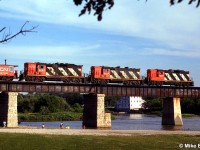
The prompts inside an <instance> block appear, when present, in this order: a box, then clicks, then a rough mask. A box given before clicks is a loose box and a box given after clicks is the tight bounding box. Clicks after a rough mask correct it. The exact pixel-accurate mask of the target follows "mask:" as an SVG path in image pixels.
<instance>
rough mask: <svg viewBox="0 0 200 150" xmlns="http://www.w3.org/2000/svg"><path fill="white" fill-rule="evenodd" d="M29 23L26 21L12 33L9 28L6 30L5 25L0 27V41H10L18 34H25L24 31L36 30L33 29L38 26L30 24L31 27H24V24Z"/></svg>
mask: <svg viewBox="0 0 200 150" xmlns="http://www.w3.org/2000/svg"><path fill="white" fill-rule="evenodd" d="M28 23H29V21H26V22H25V23H24V24H23V25H22V27H21V29H20V30H19V31H18V32H17V33H14V34H12V32H11V31H10V29H9V30H8V31H7V30H6V27H3V28H2V29H0V34H2V39H1V40H0V43H6V42H8V41H10V40H11V39H13V38H14V37H16V36H18V35H20V34H21V35H24V36H25V35H26V33H28V32H37V31H35V29H36V28H37V27H38V26H32V27H31V28H28V29H26V28H25V26H26V25H27V24H28Z"/></svg>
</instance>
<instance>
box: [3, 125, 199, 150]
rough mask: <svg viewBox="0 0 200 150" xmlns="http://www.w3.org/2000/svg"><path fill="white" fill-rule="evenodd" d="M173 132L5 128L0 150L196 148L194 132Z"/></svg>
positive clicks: (150, 149)
mask: <svg viewBox="0 0 200 150" xmlns="http://www.w3.org/2000/svg"><path fill="white" fill-rule="evenodd" d="M158 133H159V134H158ZM175 133H177V132H174V131H173V132H169V131H168V132H165V133H164V132H158V131H144V130H143V131H139V130H137V131H122V130H118V131H116V130H89V129H87V130H85V129H81V130H74V129H72V130H71V129H53V130H52V129H6V128H5V129H0V149H5V150H23V149H25V150H41V149H42V150H61V149H63V150H64V149H67V150H80V149H81V150H93V149H96V150H98V149H101V150H108V149H109V150H130V149H137V150H144V149H148V150H155V149H156V150H160V149H161V150H163V149H166V150H169V149H173V150H175V149H177V150H179V149H180V148H188V147H189V148H192V147H191V146H193V147H194V146H196V147H197V148H198V146H199V144H200V143H199V141H200V136H199V133H198V132H184V134H180V133H179V132H178V133H177V134H176V135H175ZM182 133H183V132H182ZM186 134H187V135H186ZM197 134H198V135H197ZM152 135H153V136H152ZM152 137H153V138H152Z"/></svg>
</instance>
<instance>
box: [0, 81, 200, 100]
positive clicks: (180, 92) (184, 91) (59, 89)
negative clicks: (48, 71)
mask: <svg viewBox="0 0 200 150" xmlns="http://www.w3.org/2000/svg"><path fill="white" fill-rule="evenodd" d="M0 91H5V92H31V93H33V92H36V93H96V94H105V95H108V96H142V97H200V87H175V86H124V85H116V84H115V85H114V84H108V85H97V84H96V85H95V84H66V83H55V82H54V83H53V82H40V83H37V82H18V81H12V82H0Z"/></svg>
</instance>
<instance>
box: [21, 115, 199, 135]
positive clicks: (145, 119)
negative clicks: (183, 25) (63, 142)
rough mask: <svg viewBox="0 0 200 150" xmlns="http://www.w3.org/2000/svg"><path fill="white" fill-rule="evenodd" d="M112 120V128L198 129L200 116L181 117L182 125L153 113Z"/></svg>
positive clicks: (53, 124)
mask: <svg viewBox="0 0 200 150" xmlns="http://www.w3.org/2000/svg"><path fill="white" fill-rule="evenodd" d="M115 118H116V119H115V120H112V129H115V130H191V131H200V118H183V126H176V127H174V126H162V125H161V122H162V118H161V117H158V116H155V115H144V114H130V115H125V116H124V115H123V116H115ZM43 123H44V124H45V127H46V128H59V125H60V122H21V124H20V126H34V127H37V128H41V125H42V124H43ZM63 123H64V125H65V126H70V128H73V129H81V128H82V121H63Z"/></svg>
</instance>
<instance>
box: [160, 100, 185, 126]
mask: <svg viewBox="0 0 200 150" xmlns="http://www.w3.org/2000/svg"><path fill="white" fill-rule="evenodd" d="M162 125H174V126H182V125H183V121H182V114H181V105H180V98H176V97H174V98H173V97H168V98H165V99H164V101H163V116H162Z"/></svg>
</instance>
